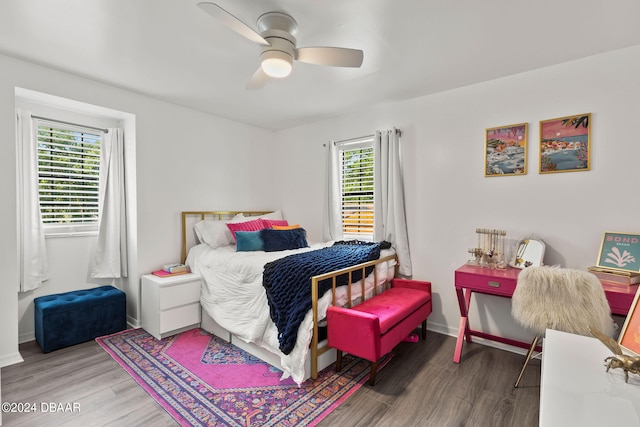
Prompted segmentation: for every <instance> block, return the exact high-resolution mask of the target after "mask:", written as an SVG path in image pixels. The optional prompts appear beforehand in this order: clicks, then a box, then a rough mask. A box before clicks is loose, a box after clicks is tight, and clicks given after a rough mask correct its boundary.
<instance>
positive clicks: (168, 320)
mask: <svg viewBox="0 0 640 427" xmlns="http://www.w3.org/2000/svg"><path fill="white" fill-rule="evenodd" d="M198 323H200V303H195V304H190V305H183V306H182V307H177V308H172V309H171V310H167V311H163V312H161V313H160V330H161V331H173V330H175V329H180V328H182V327H184V326H185V325H195V324H198Z"/></svg>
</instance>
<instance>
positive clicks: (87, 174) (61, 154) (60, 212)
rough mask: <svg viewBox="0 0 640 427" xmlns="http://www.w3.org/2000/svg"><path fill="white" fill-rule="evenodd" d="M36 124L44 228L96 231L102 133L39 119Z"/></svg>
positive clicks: (40, 197) (41, 210) (40, 198)
mask: <svg viewBox="0 0 640 427" xmlns="http://www.w3.org/2000/svg"><path fill="white" fill-rule="evenodd" d="M35 124H36V127H37V134H38V136H37V145H38V182H39V189H38V190H39V201H40V212H41V214H42V221H43V223H44V225H45V228H49V229H51V228H56V227H58V228H60V231H64V230H65V229H66V230H69V231H76V230H78V229H80V230H84V231H95V230H97V225H98V213H99V203H98V202H99V186H100V147H101V143H102V137H103V132H101V131H99V130H95V129H92V128H85V127H81V126H76V125H71V124H65V123H57V122H48V121H46V120H39V119H38V120H35ZM61 226H63V227H61Z"/></svg>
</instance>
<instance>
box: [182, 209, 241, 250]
mask: <svg viewBox="0 0 640 427" xmlns="http://www.w3.org/2000/svg"><path fill="white" fill-rule="evenodd" d="M243 221H246V218H245V217H243V216H242V215H241V214H239V215H236V216H234V217H233V218H232V219H230V220H215V219H205V220H202V221H199V222H197V223H196V224H194V226H193V229H194V230H195V232H196V237H197V238H198V241H199V242H200V243H206V244H207V245H209V246H211V247H212V248H213V249H216V248H220V247H222V246H229V245H233V244H235V240H234V239H233V235H232V234H231V231H230V230H229V227H227V223H229V222H243Z"/></svg>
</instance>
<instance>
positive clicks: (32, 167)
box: [16, 110, 49, 292]
mask: <svg viewBox="0 0 640 427" xmlns="http://www.w3.org/2000/svg"><path fill="white" fill-rule="evenodd" d="M36 134H37V130H36V129H35V125H34V124H33V122H32V120H31V113H30V112H28V111H22V110H16V145H17V147H16V148H17V157H18V158H17V162H16V163H17V169H18V198H19V200H18V233H19V238H18V245H19V248H18V251H19V254H20V285H19V288H18V291H19V292H28V291H31V290H33V289H36V288H39V287H40V286H42V283H43V282H44V281H46V280H48V279H49V266H48V261H47V250H46V245H45V239H44V229H43V228H44V227H43V224H42V215H41V214H40V201H39V197H38V147H37V144H36V140H35V138H36Z"/></svg>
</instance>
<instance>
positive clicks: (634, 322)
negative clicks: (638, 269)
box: [618, 288, 640, 356]
mask: <svg viewBox="0 0 640 427" xmlns="http://www.w3.org/2000/svg"><path fill="white" fill-rule="evenodd" d="M639 298H640V288H638V290H636V296H635V297H634V298H633V302H632V303H631V308H629V314H627V317H626V318H625V320H624V324H623V325H622V329H621V330H620V335H619V336H618V344H620V346H621V347H622V348H624V349H625V350H627V351H629V352H630V353H632V354H634V355H635V356H640V304H638V299H639Z"/></svg>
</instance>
